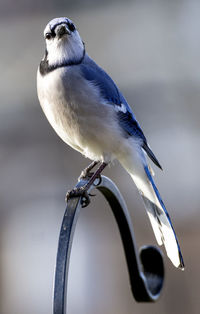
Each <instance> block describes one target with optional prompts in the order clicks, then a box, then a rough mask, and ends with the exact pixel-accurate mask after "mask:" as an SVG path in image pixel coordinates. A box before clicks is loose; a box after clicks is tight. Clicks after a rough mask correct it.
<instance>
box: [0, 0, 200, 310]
mask: <svg viewBox="0 0 200 314" xmlns="http://www.w3.org/2000/svg"><path fill="white" fill-rule="evenodd" d="M58 16H67V17H69V18H71V19H72V20H73V21H74V22H75V24H76V25H77V27H78V29H79V31H80V34H81V36H82V38H83V40H84V42H85V43H86V48H87V51H88V53H89V55H90V56H91V57H93V58H94V59H95V60H96V62H97V63H98V64H100V65H101V66H102V67H103V68H104V69H105V70H106V71H107V72H108V73H109V74H110V75H111V76H112V78H113V79H114V80H115V82H116V83H117V84H118V86H119V87H120V89H121V90H122V92H123V94H124V95H125V97H126V98H127V100H128V102H129V104H130V105H131V106H132V108H133V109H134V112H135V114H136V116H137V118H138V120H139V121H140V124H141V126H142V128H143V130H144V133H145V134H146V136H147V138H148V140H149V143H150V145H151V147H152V149H153V151H154V153H155V154H156V156H157V158H158V160H159V161H160V162H161V165H162V166H163V169H164V171H163V172H161V171H159V169H155V172H156V178H155V180H156V183H157V185H158V187H159V190H160V192H161V195H162V197H163V200H164V201H165V204H166V207H167V208H168V210H169V213H170V215H171V218H172V220H173V224H174V227H175V230H176V233H177V235H178V238H179V241H180V244H181V248H182V252H183V256H184V260H185V264H186V270H185V272H181V271H179V270H177V269H175V268H174V267H173V265H172V264H171V263H170V262H169V261H168V258H167V257H166V254H165V252H164V262H165V269H166V278H165V286H164V289H163V293H162V296H161V298H160V299H159V301H158V302H157V303H155V304H144V303H139V304H138V303H136V301H135V300H134V299H133V297H132V294H131V290H130V285H129V278H128V272H127V267H126V262H125V257H124V252H123V248H122V244H121V240H120V236H119V233H118V230H117V226H116V224H115V221H114V218H113V216H112V214H111V212H110V210H109V208H108V206H107V204H106V202H105V200H103V198H102V197H101V196H100V195H97V197H96V198H95V199H93V200H92V204H91V205H90V206H89V207H88V208H85V209H82V210H81V214H80V218H79V221H78V225H77V229H76V233H75V238H74V243H73V247H72V257H71V265H70V272H69V289H68V292H69V298H68V307H69V311H68V313H69V314H79V313H80V314H94V313H95V314H100V313H106V314H122V313H123V314H131V313H138V314H143V313H147V312H148V313H149V314H151V313H152V314H158V313H163V314H168V313H173V314H180V313H182V314H186V313H190V314H197V313H199V307H200V298H199V280H200V276H199V264H200V247H199V239H200V208H199V207H200V205H199V204H200V192H199V167H198V162H199V153H200V145H199V131H200V106H199V102H200V89H199V84H200V70H199V56H200V35H199V34H200V32H199V30H200V19H199V16H200V2H199V1H197V0H180V1H178V0H174V1H164V0H163V1H162V0H159V1H156V0H155V1H153V0H146V1H143V0H142V1H139V0H135V1H131V0H124V1H114V0H113V1H97V0H96V1H95V0H87V1H81V0H73V1H72V0H69V1H67V0H65V1H64V0H59V1H53V0H48V1H40V0H34V1H31V0H26V1H25V0H20V1H16V2H14V1H12V0H1V2H0V38H1V49H0V62H1V76H0V95H1V102H0V167H1V171H0V173H1V176H0V313H1V314H35V313H37V314H50V313H52V292H53V276H54V267H55V259H56V249H57V241H58V235H59V229H60V225H61V221H62V217H63V214H64V210H65V202H64V198H65V193H66V191H67V190H69V189H71V188H72V187H73V186H74V185H75V183H76V181H77V177H78V176H79V174H80V172H81V170H82V169H83V168H84V167H85V166H87V165H88V163H89V160H86V159H85V158H83V157H82V156H81V155H79V154H78V153H77V152H75V151H73V150H72V149H70V148H68V147H67V145H66V144H64V143H63V142H62V141H61V140H60V139H59V138H58V137H57V135H56V134H55V133H54V131H53V129H52V128H51V127H50V125H49V124H48V122H47V120H46V118H45V117H44V115H43V113H42V110H41V108H40V106H39V103H38V99H37V94H36V71H37V66H38V64H39V62H40V60H41V58H42V56H43V53H44V48H45V47H44V40H43V29H44V27H45V25H46V24H47V23H48V21H49V20H50V19H52V18H54V17H58ZM104 174H105V175H108V176H110V177H111V179H112V180H114V182H115V183H116V184H117V186H118V187H119V189H120V190H121V192H122V194H123V196H124V198H125V200H126V202H127V205H128V208H129V210H130V213H131V217H132V219H133V224H134V229H135V235H136V240H137V244H138V246H140V245H144V244H155V239H154V236H153V232H152V230H151V227H150V224H149V221H148V218H147V216H146V213H145V210H144V207H143V203H142V201H141V199H140V196H139V194H138V192H137V191H136V188H135V186H134V185H133V183H132V181H131V179H130V178H129V176H128V174H127V173H126V172H125V171H124V170H123V169H122V168H121V166H120V165H119V164H118V163H117V162H115V165H114V166H112V167H110V168H109V169H106V170H105V172H104Z"/></svg>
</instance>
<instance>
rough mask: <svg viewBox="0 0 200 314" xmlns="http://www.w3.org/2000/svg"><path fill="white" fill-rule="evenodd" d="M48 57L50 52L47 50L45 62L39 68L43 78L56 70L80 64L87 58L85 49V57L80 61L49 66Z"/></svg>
mask: <svg viewBox="0 0 200 314" xmlns="http://www.w3.org/2000/svg"><path fill="white" fill-rule="evenodd" d="M47 56H48V52H47V50H46V51H45V56H44V60H42V61H41V62H40V67H39V70H40V74H41V75H42V76H44V75H46V74H48V73H50V72H52V71H54V70H56V69H59V68H63V67H67V66H72V65H78V64H80V63H81V62H82V61H83V59H84V57H85V48H84V50H83V55H82V57H81V58H80V59H79V60H68V61H65V62H62V63H58V64H54V65H49V61H48V60H47Z"/></svg>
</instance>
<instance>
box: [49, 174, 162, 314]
mask: <svg viewBox="0 0 200 314" xmlns="http://www.w3.org/2000/svg"><path fill="white" fill-rule="evenodd" d="M88 180H89V178H88V179H84V180H81V181H80V182H78V184H77V185H76V187H81V186H83V185H85V184H86V183H87V182H88ZM93 188H96V189H98V190H99V191H100V192H101V193H102V194H103V195H104V197H105V198H106V200H107V201H108V203H109V205H110V207H111V209H112V211H113V214H114V217H115V219H116V221H117V224H118V227H119V231H120V235H121V238H122V243H123V247H124V251H125V256H126V261H127V265H128V270H129V277H130V283H131V288H132V292H133V295H134V297H135V299H136V301H138V302H153V301H156V300H157V299H158V298H159V296H160V292H161V289H162V286H163V280H164V266H163V259H162V255H161V253H160V250H159V249H158V248H156V247H154V246H145V247H142V248H141V249H140V253H139V254H138V252H137V249H136V245H135V241H134V232H133V226H132V222H131V218H130V215H129V212H128V209H127V207H126V204H125V201H124V199H123V197H122V196H121V194H120V192H119V190H118V188H117V187H116V185H115V184H114V183H113V182H112V181H111V180H110V179H109V178H107V177H105V176H101V177H100V178H99V179H97V180H96V181H95V182H94V184H93V185H92V186H91V188H90V190H89V192H90V191H91V190H92V189H93ZM80 208H81V197H80V196H77V197H73V198H71V199H69V201H68V202H67V208H66V211H65V215H64V218H63V222H62V226H61V230H60V236H59V243H58V252H57V261H56V269H55V283H54V307H53V313H54V314H66V302H67V279H68V278H67V276H68V269H69V259H70V253H71V246H72V240H73V235H74V231H75V226H76V222H77V219H78V216H79V211H80Z"/></svg>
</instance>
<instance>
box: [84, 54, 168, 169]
mask: <svg viewBox="0 0 200 314" xmlns="http://www.w3.org/2000/svg"><path fill="white" fill-rule="evenodd" d="M80 68H81V71H82V75H83V76H84V78H85V79H86V80H88V81H90V82H92V83H93V84H94V85H95V86H97V87H98V88H99V89H100V92H101V95H102V97H103V98H104V100H105V101H107V102H108V104H110V105H113V106H119V108H120V107H121V105H122V104H123V105H124V106H125V108H126V110H125V111H121V110H117V113H116V114H117V117H118V122H119V126H120V127H121V128H122V130H123V132H124V136H125V137H129V136H135V137H137V138H140V139H141V143H142V148H143V149H144V150H145V151H146V153H147V154H148V156H149V157H150V158H151V160H152V161H153V162H154V163H155V164H156V165H157V166H158V167H159V168H161V166H160V164H159V162H158V160H157V159H156V157H155V155H154V154H153V152H152V151H151V149H150V148H149V146H148V144H147V140H146V138H145V136H144V133H143V131H142V129H141V128H140V125H139V123H138V122H137V120H136V118H135V116H134V114H133V112H132V110H131V108H130V107H129V105H128V103H127V101H126V99H125V98H124V96H123V95H122V93H121V92H120V91H119V89H118V87H117V86H116V84H115V83H114V82H113V80H112V79H111V78H110V76H109V75H108V74H107V73H106V72H105V71H104V70H103V69H101V68H100V67H99V66H98V65H97V64H96V63H95V62H94V61H93V60H92V59H90V58H89V57H88V56H86V58H85V60H84V62H83V63H82V64H81V65H80ZM161 169H162V168H161Z"/></svg>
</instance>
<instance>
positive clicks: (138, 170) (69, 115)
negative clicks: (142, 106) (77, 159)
mask: <svg viewBox="0 0 200 314" xmlns="http://www.w3.org/2000/svg"><path fill="white" fill-rule="evenodd" d="M44 37H45V41H46V50H45V55H44V58H43V60H42V61H41V62H40V65H39V68H38V73H37V91H38V98H39V101H40V104H41V107H42V109H43V111H44V113H45V115H46V117H47V119H48V121H49V122H50V124H51V125H52V127H53V128H54V130H55V131H56V133H57V134H58V135H59V136H60V137H61V138H62V139H63V141H64V142H65V143H67V144H68V145H70V146H71V147H72V148H74V149H75V150H77V151H79V152H80V153H81V154H83V155H84V156H86V157H88V158H90V159H91V160H92V161H93V163H92V164H91V166H89V167H88V168H86V173H88V172H89V171H90V170H91V169H92V168H93V167H94V165H96V164H97V163H100V167H99V168H98V170H97V171H96V173H95V174H94V175H93V177H92V180H93V181H94V179H95V178H96V176H97V175H99V174H100V172H101V171H102V170H103V169H104V168H105V166H106V165H107V164H108V163H110V162H111V161H112V160H114V159H118V160H119V162H120V163H121V165H122V166H123V167H124V168H125V169H126V170H127V172H128V173H129V174H130V176H131V177H132V179H133V181H134V182H135V184H136V186H137V188H138V190H139V192H140V194H141V196H142V199H143V201H144V205H145V208H146V210H147V214H148V216H149V219H150V222H151V224H152V228H153V231H154V233H155V237H156V239H157V242H158V244H159V245H162V244H164V246H165V248H166V252H167V255H168V257H169V258H170V259H171V261H172V263H173V264H174V265H175V266H176V267H179V268H181V269H183V268H184V262H183V258H182V254H181V250H180V247H179V244H178V240H177V237H176V234H175V232H174V229H173V226H172V223H171V220H170V217H169V215H168V212H167V210H166V208H165V205H164V203H163V201H162V199H161V197H160V194H159V192H158V190H157V188H156V185H155V183H154V181H153V178H152V175H153V173H152V169H151V167H150V165H149V164H148V160H147V156H148V157H149V158H150V159H151V160H152V161H153V162H154V163H155V164H156V165H157V166H158V167H159V168H161V166H160V164H159V162H158V160H157V158H156V157H155V155H154V153H153V152H152V150H151V148H150V147H149V145H148V143H147V140H146V137H145V136H144V133H143V131H142V129H141V127H140V125H139V123H138V122H137V120H136V117H135V115H134V114H133V112H132V110H131V108H130V107H129V105H128V103H127V101H126V99H125V98H124V96H123V95H122V93H121V92H120V90H119V89H118V87H117V86H116V84H115V83H114V82H113V80H112V79H111V78H110V77H109V75H108V74H107V73H106V72H105V71H104V70H103V69H102V68H100V67H99V66H98V65H97V64H96V63H95V62H94V61H93V60H92V59H91V58H90V57H89V56H88V54H87V53H86V51H85V45H84V43H83V41H82V39H81V37H80V35H79V33H78V31H77V29H76V26H75V25H74V23H73V22H72V21H71V20H70V19H68V18H66V17H61V18H55V19H53V20H52V21H50V22H49V23H48V24H47V26H46V28H45V30H44ZM161 169H162V168H161ZM86 190H87V187H85V191H86ZM73 192H74V193H75V191H73ZM78 192H80V191H78Z"/></svg>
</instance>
